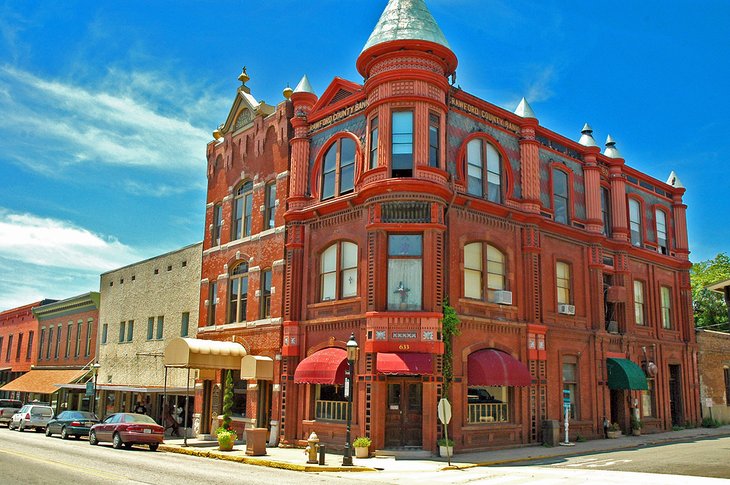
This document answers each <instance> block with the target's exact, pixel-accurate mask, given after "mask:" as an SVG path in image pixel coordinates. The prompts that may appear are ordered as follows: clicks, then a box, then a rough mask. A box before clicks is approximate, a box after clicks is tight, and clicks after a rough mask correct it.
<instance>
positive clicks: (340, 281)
mask: <svg viewBox="0 0 730 485" xmlns="http://www.w3.org/2000/svg"><path fill="white" fill-rule="evenodd" d="M338 254H339V257H338ZM321 258H322V259H321V261H320V280H321V281H320V299H321V301H328V300H337V299H340V298H350V297H353V296H357V244H354V243H351V242H346V241H344V242H339V243H335V244H333V245H331V246H330V247H328V248H327V249H326V250H325V251H324V252H323V253H322V257H321ZM337 275H339V278H338V276H337Z"/></svg>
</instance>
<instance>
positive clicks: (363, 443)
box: [352, 436, 372, 448]
mask: <svg viewBox="0 0 730 485" xmlns="http://www.w3.org/2000/svg"><path fill="white" fill-rule="evenodd" d="M371 443H372V441H371V440H370V438H368V437H367V436H360V437H359V438H356V439H355V441H353V442H352V446H354V447H355V448H369V447H370V444H371Z"/></svg>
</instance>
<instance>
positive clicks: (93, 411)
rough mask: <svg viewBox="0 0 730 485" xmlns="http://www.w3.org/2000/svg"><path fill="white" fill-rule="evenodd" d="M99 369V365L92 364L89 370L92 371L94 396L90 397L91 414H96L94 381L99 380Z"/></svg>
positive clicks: (96, 363)
mask: <svg viewBox="0 0 730 485" xmlns="http://www.w3.org/2000/svg"><path fill="white" fill-rule="evenodd" d="M99 367H101V364H99V363H98V362H94V364H93V365H92V366H91V368H92V369H93V370H94V394H93V396H92V397H91V412H92V413H96V381H97V380H98V379H99Z"/></svg>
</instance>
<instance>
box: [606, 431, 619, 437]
mask: <svg viewBox="0 0 730 485" xmlns="http://www.w3.org/2000/svg"><path fill="white" fill-rule="evenodd" d="M606 436H607V437H608V439H616V438H620V437H621V431H620V430H619V431H607V432H606Z"/></svg>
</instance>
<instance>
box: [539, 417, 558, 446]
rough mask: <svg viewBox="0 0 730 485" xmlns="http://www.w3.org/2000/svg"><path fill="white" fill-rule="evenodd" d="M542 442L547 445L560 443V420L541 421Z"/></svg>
mask: <svg viewBox="0 0 730 485" xmlns="http://www.w3.org/2000/svg"><path fill="white" fill-rule="evenodd" d="M542 442H543V443H544V444H546V445H549V446H558V444H560V422H558V421H557V420H555V419H546V420H545V421H543V422H542Z"/></svg>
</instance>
